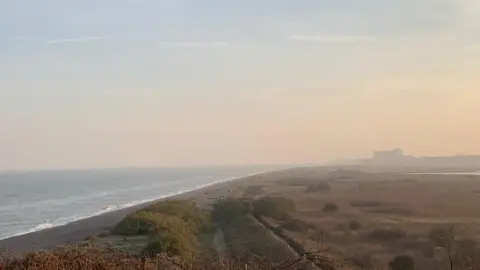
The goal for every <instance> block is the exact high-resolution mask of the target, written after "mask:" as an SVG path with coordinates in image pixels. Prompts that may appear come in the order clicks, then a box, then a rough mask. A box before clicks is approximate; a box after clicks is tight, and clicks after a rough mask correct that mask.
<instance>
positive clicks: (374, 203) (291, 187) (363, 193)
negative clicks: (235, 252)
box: [255, 168, 480, 269]
mask: <svg viewBox="0 0 480 270" xmlns="http://www.w3.org/2000/svg"><path fill="white" fill-rule="evenodd" d="M290 173H291V175H289V176H290V177H291V178H289V177H288V176H283V177H282V178H279V179H280V181H278V182H275V181H269V182H264V183H262V184H263V190H264V194H263V196H275V197H284V198H287V199H290V200H292V201H294V203H295V206H296V212H294V213H292V214H291V216H292V218H294V219H297V220H302V221H304V222H306V223H308V224H313V225H314V226H315V227H316V228H318V230H316V231H315V230H304V231H303V232H299V231H295V230H292V231H289V230H288V229H285V228H284V230H285V233H286V234H288V235H289V236H291V237H293V238H294V239H295V240H296V241H297V242H299V243H302V244H303V245H304V247H305V249H307V250H311V249H315V248H317V247H318V246H319V243H318V237H315V236H314V235H313V234H316V233H318V231H323V232H326V233H325V234H324V236H323V238H322V240H321V242H322V243H321V245H322V246H323V247H325V248H329V253H330V254H331V255H332V256H334V257H335V258H352V260H353V261H356V262H358V263H360V262H365V261H366V258H367V255H370V256H368V261H369V262H370V263H371V264H372V265H373V266H375V267H377V268H380V269H387V268H388V267H387V266H388V262H389V261H391V260H392V259H393V258H394V257H395V256H397V255H402V254H405V253H407V254H409V255H411V256H413V257H414V259H415V261H416V262H418V266H421V267H422V268H420V269H442V268H441V267H439V265H441V266H442V265H445V263H446V262H445V261H446V258H445V256H443V257H442V256H441V257H442V258H436V259H435V258H434V256H433V255H434V250H435V245H433V244H432V243H431V240H430V239H429V238H428V234H429V231H430V230H431V229H432V228H434V227H438V226H448V225H450V224H454V225H455V226H456V227H457V228H460V229H461V230H462V232H463V233H464V236H463V237H464V238H467V239H476V240H477V241H478V240H479V239H480V226H479V225H480V196H479V192H478V191H479V190H480V177H474V176H470V177H465V176H456V175H405V174H399V173H388V172H355V171H352V170H349V171H332V170H330V169H328V170H322V169H318V168H317V169H316V171H315V169H313V168H309V169H307V170H305V171H302V170H296V171H294V173H293V172H290ZM302 179H303V180H302ZM326 182H328V183H329V185H330V187H331V189H330V191H329V192H328V193H314V192H312V193H308V192H305V189H306V188H307V187H308V186H311V185H319V184H321V183H326ZM255 185H257V186H258V185H259V183H258V182H256V184H255ZM327 203H335V204H336V205H338V206H339V210H338V211H337V212H336V213H335V214H327V213H323V211H322V208H323V206H324V205H325V204H327ZM351 220H357V221H359V222H360V223H361V224H362V226H361V228H358V229H355V230H352V229H350V228H349V226H348V223H349V222H350V221H351ZM382 228H390V229H392V230H399V231H400V230H401V231H403V232H405V236H404V237H401V238H399V239H398V240H397V241H380V242H379V241H368V240H366V239H365V235H368V234H369V233H370V232H372V231H375V230H381V229H382ZM478 242H480V241H478ZM476 249H478V248H477V247H476ZM476 254H480V253H478V252H477V253H476ZM437 255H438V254H437ZM435 260H439V261H435ZM432 267H433V268H432Z"/></svg>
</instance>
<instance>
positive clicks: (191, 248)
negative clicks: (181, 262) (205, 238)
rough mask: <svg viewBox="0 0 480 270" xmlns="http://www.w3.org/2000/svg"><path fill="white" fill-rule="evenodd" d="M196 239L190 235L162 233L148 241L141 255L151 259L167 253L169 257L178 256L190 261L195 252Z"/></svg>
mask: <svg viewBox="0 0 480 270" xmlns="http://www.w3.org/2000/svg"><path fill="white" fill-rule="evenodd" d="M196 247H197V242H196V238H195V237H194V236H193V235H192V234H188V233H180V232H166V231H163V232H161V233H159V234H158V235H156V236H155V237H153V238H152V240H150V242H149V243H148V244H147V246H146V247H145V248H144V249H143V253H144V254H145V255H147V256H150V257H153V256H155V255H158V254H162V253H167V254H168V255H170V256H180V257H182V258H184V259H190V258H192V257H193V254H194V252H195V250H196Z"/></svg>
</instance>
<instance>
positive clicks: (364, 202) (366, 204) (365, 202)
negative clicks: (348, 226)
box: [350, 200, 386, 207]
mask: <svg viewBox="0 0 480 270" xmlns="http://www.w3.org/2000/svg"><path fill="white" fill-rule="evenodd" d="M350 206H352V207H379V206H386V205H385V204H384V203H383V202H381V201H374V200H359V201H353V202H350Z"/></svg>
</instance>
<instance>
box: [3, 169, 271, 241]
mask: <svg viewBox="0 0 480 270" xmlns="http://www.w3.org/2000/svg"><path fill="white" fill-rule="evenodd" d="M274 169H278V168H273V167H262V166H254V167H222V168H181V169H180V168H175V169H118V170H78V171H38V172H0V239H5V238H9V237H12V236H17V235H22V234H26V233H30V232H35V231H39V230H43V229H47V228H51V227H55V226H61V225H65V224H67V223H70V222H74V221H77V220H80V219H85V218H88V217H92V216H96V215H100V214H103V213H106V212H110V211H114V210H118V209H122V208H127V207H130V206H134V205H137V204H141V203H145V202H149V201H153V200H156V199H161V198H165V197H169V196H172V195H176V194H180V193H183V192H187V191H191V190H195V189H198V188H201V187H205V186H208V185H211V184H214V183H218V182H222V181H229V180H232V179H235V178H239V177H242V176H246V175H251V174H256V173H260V172H265V171H269V170H274Z"/></svg>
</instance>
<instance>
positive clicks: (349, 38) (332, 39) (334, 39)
mask: <svg viewBox="0 0 480 270" xmlns="http://www.w3.org/2000/svg"><path fill="white" fill-rule="evenodd" d="M378 39H379V38H378V37H375V36H291V37H290V40H295V41H312V42H372V41H377V40H378Z"/></svg>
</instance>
